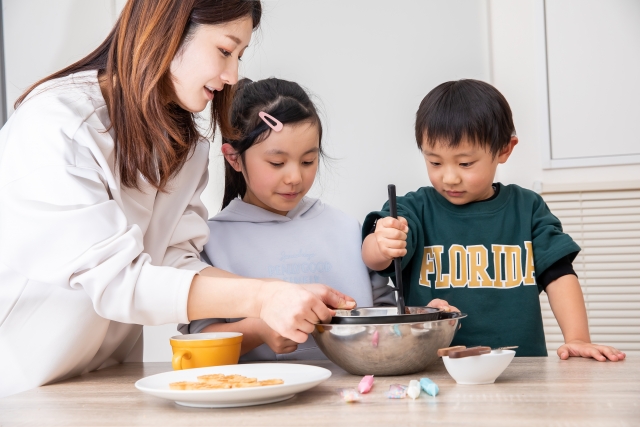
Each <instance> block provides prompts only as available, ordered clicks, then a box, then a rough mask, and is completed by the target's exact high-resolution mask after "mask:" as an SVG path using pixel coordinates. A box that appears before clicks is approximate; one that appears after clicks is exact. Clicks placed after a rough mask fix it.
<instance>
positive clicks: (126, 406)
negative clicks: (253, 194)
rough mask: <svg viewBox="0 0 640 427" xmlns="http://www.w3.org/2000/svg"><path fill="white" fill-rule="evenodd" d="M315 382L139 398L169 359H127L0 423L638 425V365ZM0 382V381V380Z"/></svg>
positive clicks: (552, 362) (3, 403) (439, 367)
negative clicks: (221, 396)
mask: <svg viewBox="0 0 640 427" xmlns="http://www.w3.org/2000/svg"><path fill="white" fill-rule="evenodd" d="M310 364H314V365H317V366H322V367H325V368H328V369H330V370H331V371H332V372H333V375H332V376H331V378H330V379H329V380H327V381H326V382H324V383H322V384H321V385H319V386H317V387H315V388H313V389H311V390H308V391H306V392H304V393H300V394H298V395H296V396H295V397H294V398H292V399H290V400H287V401H284V402H279V403H274V404H269V405H263V406H253V407H244V408H229V409H197V408H187V407H182V406H179V405H176V404H175V403H174V402H171V401H168V400H163V399H159V398H156V397H153V396H149V395H146V394H144V393H142V392H140V391H138V390H137V389H136V388H135V387H134V383H135V381H136V380H138V379H140V378H142V377H145V376H148V375H152V374H157V373H160V372H165V371H169V370H171V365H170V364H169V363H127V364H123V365H117V366H113V367H110V368H107V369H103V370H101V371H98V372H92V373H89V374H86V375H82V376H80V377H77V378H74V379H71V380H68V381H63V382H60V383H57V384H53V385H49V386H44V387H40V388H38V389H35V390H31V391H27V392H24V393H20V394H17V395H13V396H9V397H5V398H3V399H0V426H2V427H6V426H14V425H17V426H27V425H34V426H53V425H56V426H58V425H59V426H124V425H127V426H158V425H167V426H200V425H206V426H339V427H342V426H352V425H366V426H377V425H381V426H394V427H400V426H411V425H426V424H431V425H433V423H441V425H443V426H455V425H495V426H503V425H504V426H507V425H544V426H550V425H557V426H597V427H609V426H639V425H640V362H638V361H637V360H626V361H624V362H617V363H612V362H596V361H594V360H586V359H577V358H572V359H570V360H569V361H561V360H559V359H558V358H557V357H556V356H555V355H552V356H550V357H548V358H516V359H514V360H513V362H512V363H511V365H509V367H508V368H507V369H506V370H505V372H504V373H503V374H502V375H501V376H500V377H499V378H498V380H497V381H496V383H495V384H490V385H477V386H470V385H458V384H456V383H455V381H454V380H453V379H452V378H451V377H450V376H449V375H448V374H447V372H446V370H445V368H444V365H443V364H442V361H441V360H438V362H437V363H435V364H434V365H432V366H431V367H430V368H429V370H428V371H427V372H424V373H422V374H417V375H410V376H403V377H376V382H375V385H374V389H373V390H372V391H371V393H369V394H367V395H365V396H364V399H363V400H362V401H361V402H359V403H353V404H347V403H344V402H343V401H342V400H341V398H340V397H339V395H338V394H337V392H336V389H337V388H341V387H355V386H356V385H357V384H358V382H359V380H360V377H356V376H352V375H349V374H347V373H346V372H345V371H343V370H342V369H340V368H338V367H337V366H335V365H334V364H332V363H331V362H328V361H318V362H313V363H310ZM421 376H427V377H429V378H431V379H432V380H434V381H435V382H436V383H437V384H438V385H439V387H440V394H439V395H438V396H436V397H431V396H427V395H425V394H424V393H422V395H421V396H420V398H418V399H417V400H415V401H413V400H411V399H410V398H405V399H399V400H393V399H387V398H386V397H385V396H384V392H385V391H387V390H388V388H389V385H390V384H393V383H401V384H408V383H409V380H410V379H417V378H420V377H421ZM0 380H1V379H0Z"/></svg>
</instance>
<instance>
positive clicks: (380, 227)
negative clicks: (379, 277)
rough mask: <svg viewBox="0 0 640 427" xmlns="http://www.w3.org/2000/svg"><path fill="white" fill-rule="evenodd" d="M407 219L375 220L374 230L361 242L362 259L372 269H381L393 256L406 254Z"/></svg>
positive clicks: (389, 262)
mask: <svg viewBox="0 0 640 427" xmlns="http://www.w3.org/2000/svg"><path fill="white" fill-rule="evenodd" d="M408 232H409V226H408V225H407V220H406V219H404V218H402V217H398V219H395V218H391V217H386V218H380V219H379V220H378V221H377V222H376V230H375V231H374V232H373V233H371V234H369V235H368V236H367V237H366V238H365V239H364V241H363V242H362V260H363V261H364V263H365V265H366V266H367V267H369V268H370V269H372V270H374V271H382V270H384V269H385V268H387V267H389V266H390V265H391V262H392V261H393V259H394V258H399V257H402V256H405V255H406V254H407V249H406V247H407V233H408Z"/></svg>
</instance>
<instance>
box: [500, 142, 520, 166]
mask: <svg viewBox="0 0 640 427" xmlns="http://www.w3.org/2000/svg"><path fill="white" fill-rule="evenodd" d="M517 144H518V137H517V136H512V137H511V141H509V143H508V144H507V145H506V146H505V147H504V148H503V149H502V151H500V154H499V155H498V163H505V162H506V161H507V159H509V156H510V155H511V153H513V147H515V146H516V145H517Z"/></svg>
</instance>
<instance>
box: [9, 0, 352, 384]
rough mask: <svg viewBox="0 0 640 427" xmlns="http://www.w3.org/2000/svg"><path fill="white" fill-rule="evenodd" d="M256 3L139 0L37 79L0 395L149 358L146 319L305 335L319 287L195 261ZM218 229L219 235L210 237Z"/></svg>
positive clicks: (15, 156) (319, 299) (29, 109)
mask: <svg viewBox="0 0 640 427" xmlns="http://www.w3.org/2000/svg"><path fill="white" fill-rule="evenodd" d="M260 15H261V5H260V2H258V1H241V0H235V1H230V0H227V1H219V0H218V1H217V0H180V1H178V0H130V1H129V2H128V3H127V4H126V6H125V8H124V10H123V11H122V14H121V16H120V18H119V19H118V22H117V23H116V25H115V27H114V28H113V30H112V31H111V33H110V34H109V36H108V37H107V39H106V40H105V41H104V42H103V43H102V45H101V46H99V47H98V48H97V49H96V50H95V51H94V52H92V53H91V54H89V55H88V56H87V57H85V58H83V59H81V60H80V61H78V62H76V63H75V64H73V65H71V66H69V67H67V68H65V69H63V70H61V71H59V72H57V73H55V74H53V75H51V76H49V77H47V78H45V79H43V80H41V81H40V82H37V83H36V84H35V85H34V86H32V87H31V88H30V89H28V90H27V92H26V93H25V94H24V95H23V96H22V97H20V98H19V99H18V100H17V102H16V111H15V112H14V114H13V115H12V117H11V118H10V119H9V121H8V122H7V124H6V125H5V126H4V128H3V129H2V131H1V132H0V349H2V351H0V378H1V379H2V380H1V381H0V396H3V395H7V394H11V393H16V392H19V391H22V390H26V389H29V388H32V387H36V386H39V385H41V384H46V383H50V382H53V381H58V380H60V379H63V378H68V377H70V376H74V375H78V374H81V373H84V372H88V371H91V370H95V369H99V368H101V367H105V366H109V365H111V364H114V363H119V362H123V361H128V360H134V359H136V358H137V359H138V360H139V358H140V356H141V351H142V340H141V335H142V326H140V325H157V324H163V323H174V322H175V323H178V322H181V323H186V322H189V321H190V320H194V319H201V318H207V317H259V318H261V319H262V320H264V321H265V322H266V323H267V324H268V325H269V326H270V327H271V328H273V329H274V330H275V331H276V332H277V333H279V334H281V335H282V336H283V337H286V338H289V339H292V340H294V341H296V342H299V343H301V342H304V341H305V340H306V338H307V333H309V332H311V331H312V330H313V324H314V323H317V322H318V321H319V320H322V319H326V318H328V317H329V316H330V315H331V314H332V313H331V310H330V309H329V308H327V306H326V305H325V304H327V305H329V306H332V307H346V308H350V307H353V306H354V302H353V300H352V299H350V298H349V297H346V296H345V295H343V294H340V293H339V292H337V291H334V290H332V289H331V288H328V287H326V286H323V285H311V286H306V287H301V286H297V285H293V284H289V283H285V282H278V281H266V280H255V279H243V278H239V277H237V276H234V275H232V274H229V273H226V272H224V271H221V270H218V269H216V268H213V267H209V266H208V265H207V264H205V263H203V262H201V261H200V259H199V255H198V254H199V252H200V251H201V250H202V247H203V245H204V243H205V242H206V241H207V239H208V237H209V236H208V227H207V225H206V222H205V221H206V217H207V212H206V209H205V207H204V206H203V204H202V202H201V201H200V194H201V193H202V191H203V190H204V188H205V186H206V184H207V161H208V160H207V159H208V151H209V145H208V143H207V142H206V140H204V139H203V138H202V137H201V135H200V134H199V132H198V130H197V128H196V124H195V121H194V113H197V112H200V111H202V110H204V108H205V106H206V105H207V103H208V102H209V101H212V108H211V114H212V121H213V126H214V129H215V126H216V125H217V126H219V128H220V129H221V132H222V134H223V135H230V134H232V133H233V130H232V129H231V128H230V125H229V123H228V118H227V114H228V105H227V104H228V101H229V99H230V85H233V84H234V83H236V81H237V75H238V61H239V59H240V57H241V56H242V53H243V52H244V50H245V49H246V47H247V45H248V44H249V40H250V38H251V33H252V31H253V29H255V28H256V27H257V26H258V24H259V21H260ZM213 238H215V236H213Z"/></svg>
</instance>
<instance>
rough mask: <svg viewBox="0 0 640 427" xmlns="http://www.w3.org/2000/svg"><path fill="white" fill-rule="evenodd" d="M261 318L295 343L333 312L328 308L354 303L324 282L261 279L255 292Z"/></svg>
mask: <svg viewBox="0 0 640 427" xmlns="http://www.w3.org/2000/svg"><path fill="white" fill-rule="evenodd" d="M258 300H259V301H261V307H260V318H261V319H262V320H264V322H265V323H266V324H267V325H268V326H269V327H270V328H271V329H273V330H274V331H276V332H277V333H278V334H280V335H282V336H283V337H285V338H289V339H290V340H292V341H295V342H297V343H299V344H300V343H303V342H305V341H306V340H307V336H308V334H310V333H311V332H313V330H314V328H315V325H316V323H322V322H325V321H329V320H330V319H331V316H333V315H334V314H335V313H334V311H333V310H331V309H330V308H328V307H327V305H329V306H331V307H336V308H339V307H340V306H347V307H348V306H350V305H351V306H352V307H353V306H355V302H354V301H353V299H352V298H349V297H347V296H346V295H344V294H342V293H340V292H338V291H336V290H335V289H331V288H330V287H328V286H325V285H319V284H318V285H306V286H301V285H295V284H293V283H288V282H281V281H273V282H263V283H262V285H261V288H260V291H259V294H258Z"/></svg>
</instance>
